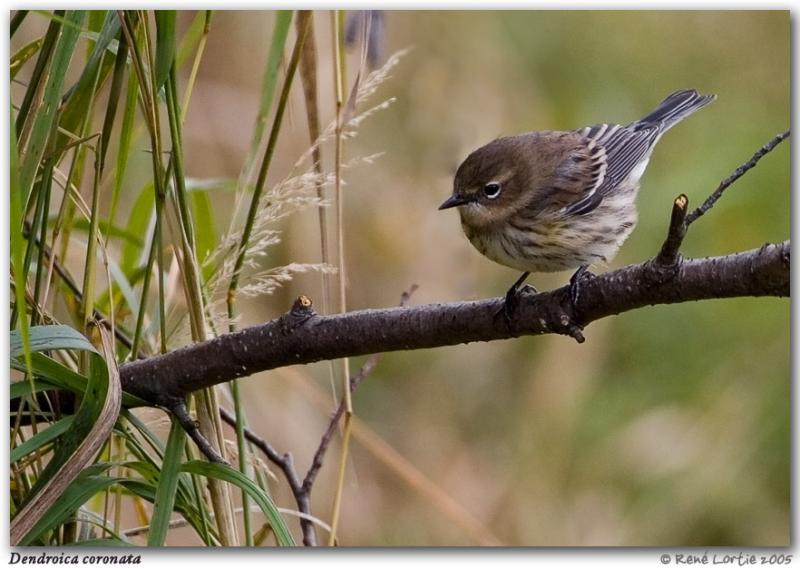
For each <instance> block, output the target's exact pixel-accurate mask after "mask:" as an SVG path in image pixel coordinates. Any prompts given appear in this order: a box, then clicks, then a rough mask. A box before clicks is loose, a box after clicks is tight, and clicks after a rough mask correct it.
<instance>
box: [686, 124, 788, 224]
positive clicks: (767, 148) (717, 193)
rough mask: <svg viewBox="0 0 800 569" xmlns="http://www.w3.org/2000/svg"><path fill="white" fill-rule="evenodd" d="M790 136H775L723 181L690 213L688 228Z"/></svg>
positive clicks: (687, 220) (687, 218)
mask: <svg viewBox="0 0 800 569" xmlns="http://www.w3.org/2000/svg"><path fill="white" fill-rule="evenodd" d="M789 134H790V131H789V130H787V131H785V132H782V133H781V134H779V135H777V136H775V138H773V139H772V140H770V141H769V142H768V143H766V144H765V145H764V146H762V147H761V148H759V149H758V151H757V152H756V153H755V154H753V157H752V158H750V160H748V161H747V162H745V163H744V164H742V165H741V166H739V167H738V168H736V170H735V171H734V172H733V174H731V175H730V176H728V177H727V178H725V179H724V180H722V182H721V183H720V185H719V187H718V188H717V189H716V190H714V193H713V194H711V195H710V196H708V199H706V201H704V202H703V205H701V206H700V207H698V208H697V209H695V210H694V211H693V212H692V213H690V214H689V215H688V216H687V217H686V225H687V227H688V226H689V225H691V224H692V223H693V222H694V220H696V219H697V218H698V217H700V216H702V215H703V214H704V213H706V212H707V211H708V210H709V209H711V208H712V207H714V204H715V203H716V202H717V200H718V199H719V198H720V197H722V193H723V192H724V191H725V190H726V188H728V186H730V185H731V184H733V183H734V182H735V181H736V180H738V179H739V178H741V177H742V176H744V173H745V172H747V171H748V170H749V169H750V168H752V167H753V166H755V165H756V164H758V161H759V160H761V159H762V158H763V157H764V156H765V155H766V154H768V153H769V152H771V151H772V149H774V148H775V147H776V146H778V145H779V144H780V143H781V142H783V141H784V140H785V139H787V138H789Z"/></svg>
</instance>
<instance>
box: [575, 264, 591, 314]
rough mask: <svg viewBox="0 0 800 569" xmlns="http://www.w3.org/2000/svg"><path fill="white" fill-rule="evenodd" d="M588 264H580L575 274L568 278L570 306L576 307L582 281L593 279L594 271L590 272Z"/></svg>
mask: <svg viewBox="0 0 800 569" xmlns="http://www.w3.org/2000/svg"><path fill="white" fill-rule="evenodd" d="M587 269H588V265H581V266H580V267H579V268H578V270H577V271H575V274H573V275H572V277H570V279H569V300H570V302H571V303H572V308H573V309H576V308H577V306H578V300H580V298H581V287H582V286H583V283H585V282H587V281H591V280H593V279H595V278H596V277H595V275H594V273H590V272H589V271H588V270H587Z"/></svg>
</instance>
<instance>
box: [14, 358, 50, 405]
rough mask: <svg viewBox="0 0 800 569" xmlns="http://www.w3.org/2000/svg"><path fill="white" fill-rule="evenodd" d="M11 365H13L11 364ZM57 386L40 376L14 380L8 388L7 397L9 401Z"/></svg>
mask: <svg viewBox="0 0 800 569" xmlns="http://www.w3.org/2000/svg"><path fill="white" fill-rule="evenodd" d="M12 367H14V365H13V364H12ZM57 387H58V386H57V385H56V384H55V383H50V382H49V381H47V380H45V379H42V378H41V377H39V378H36V379H34V380H33V381H15V382H13V383H12V384H11V386H10V387H9V388H8V399H9V401H13V400H14V399H19V398H20V397H25V396H26V395H33V394H34V393H39V392H40V391H47V390H48V389H55V388H57Z"/></svg>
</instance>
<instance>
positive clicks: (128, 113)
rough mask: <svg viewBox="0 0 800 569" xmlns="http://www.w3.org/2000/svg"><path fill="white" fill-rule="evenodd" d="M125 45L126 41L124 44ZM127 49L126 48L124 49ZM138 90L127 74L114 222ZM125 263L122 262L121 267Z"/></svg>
mask: <svg viewBox="0 0 800 569" xmlns="http://www.w3.org/2000/svg"><path fill="white" fill-rule="evenodd" d="M125 45H127V42H126V44H125ZM126 51H127V49H126ZM138 92H139V81H138V80H137V79H136V74H135V73H129V74H128V88H127V91H126V94H125V108H124V110H123V111H122V128H120V131H119V146H118V148H117V162H116V167H115V169H114V187H113V189H112V191H111V207H110V209H109V213H108V219H109V221H110V222H111V223H114V221H115V216H116V213H117V203H118V202H119V195H120V192H121V191H122V182H123V181H124V180H125V170H126V169H127V167H128V157H129V156H130V152H131V141H132V140H133V131H134V130H135V129H134V124H133V121H134V118H135V117H136V100H137V93H138ZM124 266H125V263H124V262H123V267H124Z"/></svg>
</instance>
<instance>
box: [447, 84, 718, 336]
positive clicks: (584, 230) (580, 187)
mask: <svg viewBox="0 0 800 569" xmlns="http://www.w3.org/2000/svg"><path fill="white" fill-rule="evenodd" d="M714 99H716V95H700V94H699V93H698V92H697V91H696V90H694V89H683V90H679V91H676V92H674V93H672V94H671V95H669V96H668V97H667V98H666V99H664V100H663V101H662V102H661V103H660V104H659V105H658V106H657V107H656V108H655V110H653V111H652V112H651V113H649V114H648V115H646V116H644V117H643V118H641V119H639V120H637V121H634V122H632V123H630V124H629V125H627V126H622V125H619V124H610V123H601V124H596V125H592V126H587V127H583V128H578V129H575V130H569V131H536V132H527V133H523V134H518V135H514V136H506V137H502V138H498V139H496V140H493V141H492V142H489V143H488V144H486V145H484V146H482V147H480V148H478V149H477V150H475V151H474V152H472V153H471V154H469V156H467V158H466V159H465V160H464V161H463V162H462V163H461V165H460V166H459V167H458V169H457V171H456V174H455V179H454V182H453V192H452V195H450V197H449V198H447V200H445V202H444V203H442V204H441V206H439V209H440V210H444V209H450V208H458V212H459V214H460V217H461V228H462V230H463V232H464V234H465V235H466V237H467V238H468V239H469V241H470V243H472V245H473V246H474V247H475V248H476V249H477V250H478V251H479V252H480V253H482V254H483V255H484V256H486V257H488V258H489V259H491V260H492V261H495V262H497V263H499V264H501V265H505V266H506V267H510V268H512V269H516V270H518V271H522V276H521V277H519V279H517V281H516V282H515V283H514V284H513V285H512V286H511V288H509V289H508V292H507V293H506V296H505V303H504V307H503V310H504V312H505V315H506V320H507V322H509V323H510V318H511V316H512V314H513V312H514V309H515V306H516V297H517V294H518V292H519V290H520V287H522V285H523V283H524V282H525V280H526V279H527V278H528V276H529V275H530V274H531V273H541V272H555V271H565V270H573V269H577V270H576V271H575V273H574V274H573V275H572V277H571V278H570V288H569V292H570V298H571V300H572V302H573V306H574V305H576V304H577V301H578V299H579V295H580V286H581V281H583V280H584V279H586V278H590V277H591V276H592V274H591V273H589V272H588V267H589V266H590V265H594V264H598V263H608V262H610V261H611V260H612V259H613V258H614V257H615V256H616V254H617V252H618V251H619V249H620V247H621V246H622V244H623V243H624V242H625V240H626V239H627V238H628V237H629V236H630V234H631V233H632V232H633V230H634V228H635V226H636V223H637V210H636V195H637V193H638V191H639V181H640V179H641V177H642V175H643V174H644V171H645V169H646V168H647V165H648V162H649V161H650V156H651V154H652V152H653V148H654V147H655V145H656V144H657V143H658V141H659V140H660V139H661V136H662V135H663V134H664V133H665V132H666V131H667V130H669V129H670V128H672V127H673V126H675V125H676V124H678V123H679V122H680V121H682V120H683V119H685V118H686V117H688V116H689V115H691V114H692V113H694V112H696V111H698V110H699V109H701V108H702V107H704V106H705V105H707V104H709V103H711V102H712V101H714ZM526 287H527V288H529V289H530V290H532V291H533V292H536V289H535V288H534V287H531V286H530V285H526Z"/></svg>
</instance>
